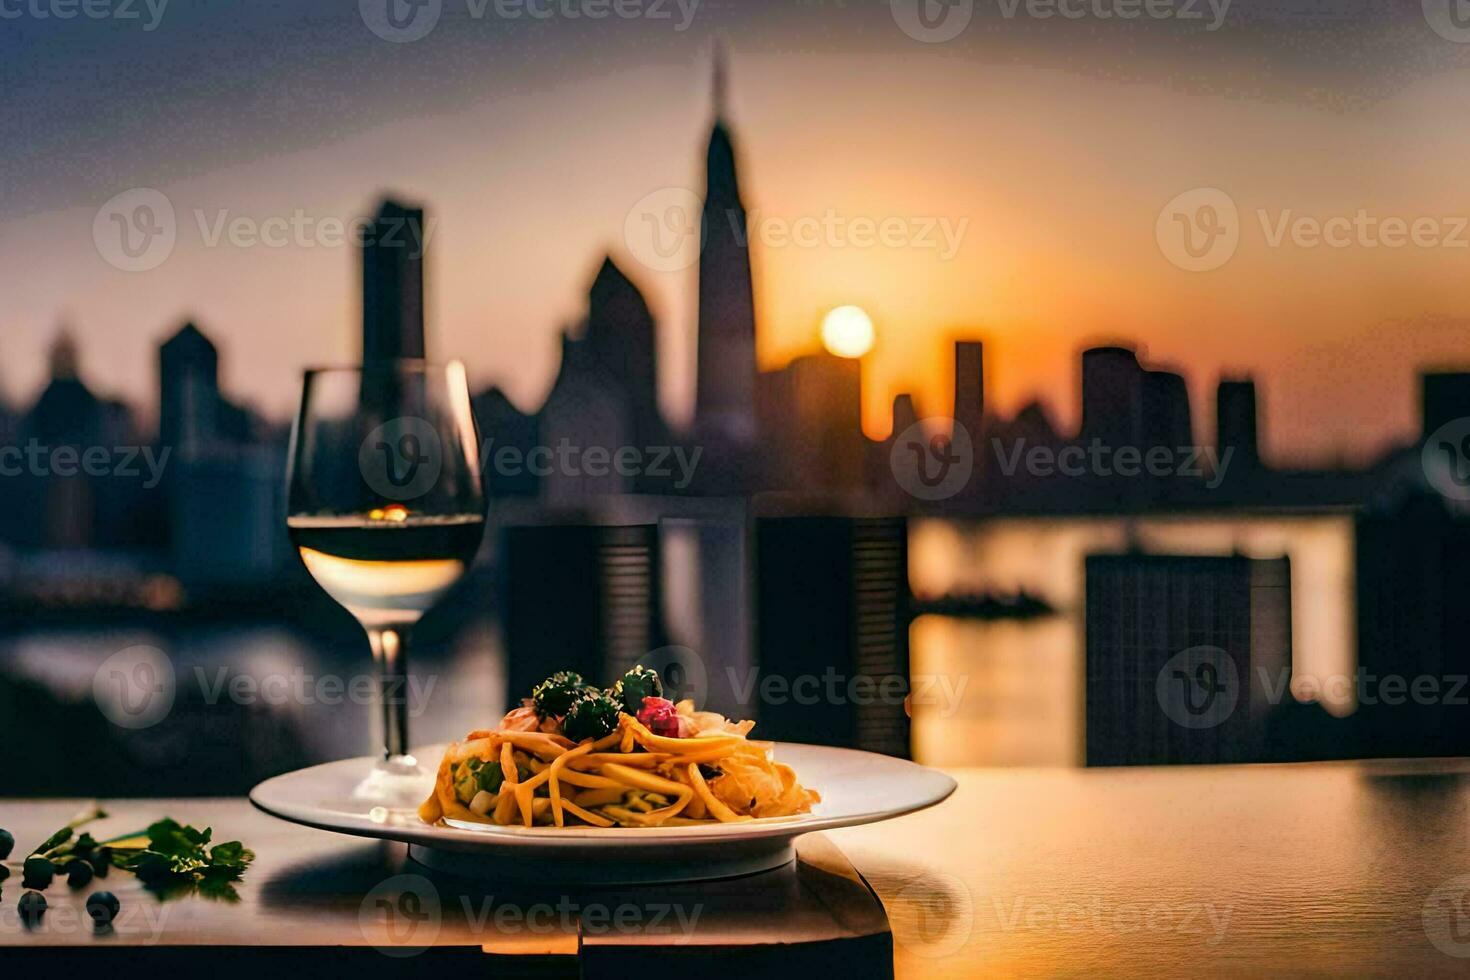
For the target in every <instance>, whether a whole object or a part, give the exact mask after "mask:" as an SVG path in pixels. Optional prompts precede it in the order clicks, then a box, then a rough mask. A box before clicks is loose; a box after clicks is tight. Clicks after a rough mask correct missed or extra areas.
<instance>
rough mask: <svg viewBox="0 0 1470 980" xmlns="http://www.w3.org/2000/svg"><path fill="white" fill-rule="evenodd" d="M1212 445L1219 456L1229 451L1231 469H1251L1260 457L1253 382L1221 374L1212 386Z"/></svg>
mask: <svg viewBox="0 0 1470 980" xmlns="http://www.w3.org/2000/svg"><path fill="white" fill-rule="evenodd" d="M1215 445H1216V447H1217V449H1218V451H1219V455H1218V458H1220V459H1224V458H1225V453H1226V452H1231V457H1230V469H1231V470H1234V471H1235V472H1237V473H1242V474H1244V473H1247V472H1249V471H1251V470H1254V469H1255V468H1256V467H1257V466H1258V465H1259V464H1260V459H1261V453H1260V446H1259V443H1258V441H1257V435H1256V383H1255V382H1254V381H1251V380H1249V379H1242V380H1230V379H1224V378H1222V379H1221V381H1220V386H1219V387H1218V388H1216V389H1215Z"/></svg>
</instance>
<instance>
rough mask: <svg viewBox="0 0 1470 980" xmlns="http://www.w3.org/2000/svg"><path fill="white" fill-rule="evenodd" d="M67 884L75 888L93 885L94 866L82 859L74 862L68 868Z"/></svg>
mask: <svg viewBox="0 0 1470 980" xmlns="http://www.w3.org/2000/svg"><path fill="white" fill-rule="evenodd" d="M66 883H67V884H68V885H70V886H71V887H73V888H81V887H82V886H83V885H90V884H91V883H92V866H91V865H90V864H88V863H87V862H86V861H83V860H81V859H80V858H78V859H77V860H75V861H72V862H71V863H69V864H68V865H67V866H66Z"/></svg>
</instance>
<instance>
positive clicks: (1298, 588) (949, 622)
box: [909, 512, 1357, 766]
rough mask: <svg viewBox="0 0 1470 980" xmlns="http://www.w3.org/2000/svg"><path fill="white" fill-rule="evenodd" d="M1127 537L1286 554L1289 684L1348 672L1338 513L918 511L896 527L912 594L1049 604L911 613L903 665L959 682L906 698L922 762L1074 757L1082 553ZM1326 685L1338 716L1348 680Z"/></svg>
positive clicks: (1351, 624) (1082, 621)
mask: <svg viewBox="0 0 1470 980" xmlns="http://www.w3.org/2000/svg"><path fill="white" fill-rule="evenodd" d="M1129 549H1139V550H1142V551H1144V552H1147V553H1156V554H1170V555H1243V556H1246V557H1250V558H1280V557H1283V556H1285V557H1287V558H1289V559H1290V561H1291V620H1292V622H1291V638H1292V650H1293V665H1292V672H1293V679H1292V690H1293V693H1295V694H1297V695H1298V697H1302V696H1303V695H1304V693H1305V692H1307V691H1310V690H1311V688H1310V681H1311V679H1312V678H1316V679H1318V680H1319V682H1325V681H1326V680H1327V679H1329V678H1333V677H1351V676H1352V674H1353V670H1354V667H1355V664H1356V653H1355V650H1356V642H1357V638H1356V626H1355V619H1354V616H1355V610H1354V550H1353V549H1354V531H1353V523H1352V517H1351V516H1349V515H1347V514H1345V513H1340V512H1324V513H1319V514H1313V515H1307V516H1301V515H1291V516H1274V515H1248V516H1226V515H1220V516H1216V515H1201V516H1188V517H1178V516H1156V517H1140V518H1118V517H1045V518H1025V517H1022V518H998V519H994V520H983V521H960V520H954V519H950V518H918V519H915V520H913V521H912V522H911V524H910V531H909V579H910V587H911V588H912V590H913V593H914V595H915V597H916V598H917V599H919V600H920V601H924V600H934V599H938V598H941V597H943V596H946V595H956V594H959V595H1000V596H1011V595H1017V594H1020V593H1023V592H1024V593H1026V594H1029V595H1032V596H1036V597H1038V598H1040V599H1042V600H1044V601H1045V602H1047V603H1049V604H1050V605H1051V606H1052V607H1053V608H1054V609H1056V610H1057V615H1056V616H1054V617H1042V618H1036V619H1021V620H1006V621H999V622H996V621H978V620H967V619H959V618H956V617H950V616H924V617H920V618H919V619H918V620H916V621H915V622H914V624H913V627H912V629H911V631H910V644H911V652H910V656H911V660H912V663H913V671H914V673H915V675H916V676H924V675H940V676H943V677H944V678H946V679H947V680H948V682H949V685H950V686H951V687H952V688H957V687H958V686H959V685H960V684H961V683H964V685H965V686H964V691H965V695H964V697H963V698H962V699H961V700H960V702H959V704H958V705H957V706H953V705H935V704H927V705H926V704H923V703H916V705H915V709H914V750H915V757H916V758H918V759H919V760H920V761H923V762H927V763H931V764H934V765H1005V766H1014V765H1080V764H1082V762H1083V760H1084V758H1085V755H1084V748H1085V747H1084V744H1083V742H1084V739H1083V733H1084V725H1083V717H1082V711H1083V703H1084V692H1083V677H1084V674H1085V672H1084V666H1085V661H1084V653H1085V628H1086V608H1085V602H1084V598H1085V592H1086V582H1085V578H1084V574H1083V566H1084V561H1085V559H1086V557H1087V556H1088V555H1092V554H1111V553H1119V552H1123V551H1126V550H1129ZM1323 686H1324V685H1323V684H1322V683H1319V684H1318V689H1321V688H1322V687H1323ZM1331 690H1333V691H1334V692H1338V693H1340V694H1341V696H1340V697H1338V698H1337V699H1335V700H1331V701H1324V703H1323V707H1324V708H1326V709H1327V710H1328V711H1329V712H1331V713H1332V714H1335V715H1338V716H1342V715H1346V714H1350V713H1351V712H1352V711H1353V709H1354V707H1355V704H1354V700H1353V691H1352V690H1351V685H1347V686H1346V687H1343V686H1341V685H1339V686H1337V687H1334V688H1331Z"/></svg>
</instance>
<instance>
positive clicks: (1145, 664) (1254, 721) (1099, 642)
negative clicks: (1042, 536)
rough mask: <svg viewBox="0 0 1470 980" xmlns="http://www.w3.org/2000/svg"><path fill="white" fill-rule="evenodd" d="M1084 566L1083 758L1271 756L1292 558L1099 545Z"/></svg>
mask: <svg viewBox="0 0 1470 980" xmlns="http://www.w3.org/2000/svg"><path fill="white" fill-rule="evenodd" d="M1086 575H1087V694H1086V699H1087V707H1086V712H1087V716H1086V720H1087V764H1088V765H1092V766H1110V765H1170V764H1179V763H1202V762H1259V761H1265V760H1266V759H1267V758H1269V757H1270V756H1269V752H1270V749H1269V742H1268V739H1269V729H1268V726H1269V721H1270V715H1271V713H1272V710H1273V708H1274V707H1275V704H1273V698H1275V699H1276V701H1277V702H1278V703H1279V702H1280V701H1282V700H1283V699H1284V698H1285V697H1287V695H1285V694H1284V693H1282V692H1284V691H1285V690H1286V686H1287V684H1288V683H1289V681H1290V672H1291V574H1290V567H1289V565H1288V562H1287V560H1286V559H1284V558H1283V559H1278V560H1272V561H1258V560H1253V559H1249V558H1240V557H1235V558H1212V557H1194V556H1190V557H1179V556H1168V555H1143V554H1128V555H1093V556H1090V557H1089V558H1088V559H1087V572H1086ZM1278 684H1279V685H1280V686H1279V687H1277V686H1276V685H1278Z"/></svg>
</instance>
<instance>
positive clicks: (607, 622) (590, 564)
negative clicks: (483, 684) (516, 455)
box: [500, 524, 667, 696]
mask: <svg viewBox="0 0 1470 980" xmlns="http://www.w3.org/2000/svg"><path fill="white" fill-rule="evenodd" d="M503 535H504V540H503V549H504V551H503V554H504V558H503V566H502V567H503V569H504V574H502V575H501V577H500V583H501V584H500V588H501V592H502V596H501V598H502V602H501V608H502V609H503V610H504V613H503V626H504V632H505V641H506V648H507V649H508V650H509V651H510V653H511V656H510V663H509V673H508V677H507V684H508V689H509V690H511V691H513V692H529V691H530V690H531V688H532V687H533V686H535V685H536V684H538V683H540V682H541V681H542V680H543V679H545V678H546V677H547V675H549V674H551V673H552V672H553V671H556V670H575V671H577V672H578V673H580V674H581V675H582V676H583V677H585V678H587V679H588V681H589V682H591V683H594V684H604V685H605V684H611V683H612V681H613V680H614V679H616V678H617V677H619V676H621V674H622V672H623V671H624V670H626V669H627V668H628V667H630V666H632V664H634V663H635V662H637V661H638V659H639V658H640V657H642V656H643V655H644V654H646V653H647V652H648V651H650V650H653V649H656V648H658V647H662V646H666V645H667V640H666V638H665V636H664V634H663V625H662V623H663V619H662V609H661V598H660V585H659V582H660V578H659V551H658V547H657V541H658V534H657V528H656V527H655V526H653V525H623V526H615V527H600V526H596V525H589V524H564V525H551V526H544V527H536V526H529V527H510V528H507V529H506V530H505V531H504V532H503ZM518 696H520V695H518Z"/></svg>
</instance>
